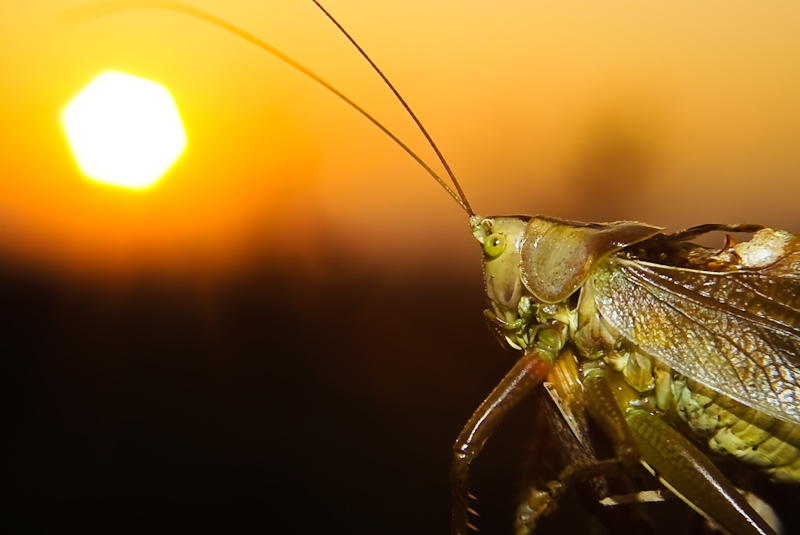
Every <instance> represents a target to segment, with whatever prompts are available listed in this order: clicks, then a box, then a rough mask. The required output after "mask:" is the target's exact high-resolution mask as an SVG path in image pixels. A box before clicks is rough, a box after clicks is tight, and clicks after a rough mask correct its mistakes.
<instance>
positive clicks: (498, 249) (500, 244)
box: [483, 234, 506, 258]
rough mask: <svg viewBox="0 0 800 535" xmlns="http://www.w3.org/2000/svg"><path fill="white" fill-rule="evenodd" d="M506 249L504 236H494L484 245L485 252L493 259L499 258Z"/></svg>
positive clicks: (487, 239)
mask: <svg viewBox="0 0 800 535" xmlns="http://www.w3.org/2000/svg"><path fill="white" fill-rule="evenodd" d="M505 248H506V237H505V236H503V235H502V234H492V235H491V236H489V237H488V238H486V240H485V241H484V243H483V252H484V253H486V254H487V255H489V256H491V257H492V258H497V257H498V256H500V253H502V252H503V249H505Z"/></svg>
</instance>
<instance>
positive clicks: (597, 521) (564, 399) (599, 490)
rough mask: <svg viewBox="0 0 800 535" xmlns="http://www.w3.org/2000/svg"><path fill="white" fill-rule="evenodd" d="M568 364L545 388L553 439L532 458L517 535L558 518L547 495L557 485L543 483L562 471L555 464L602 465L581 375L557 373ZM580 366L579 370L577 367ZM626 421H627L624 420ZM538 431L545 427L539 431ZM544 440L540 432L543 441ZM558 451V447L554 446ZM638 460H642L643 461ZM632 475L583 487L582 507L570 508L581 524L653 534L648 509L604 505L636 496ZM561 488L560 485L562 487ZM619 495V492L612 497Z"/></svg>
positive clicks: (544, 412) (611, 534)
mask: <svg viewBox="0 0 800 535" xmlns="http://www.w3.org/2000/svg"><path fill="white" fill-rule="evenodd" d="M569 362H570V361H569V360H568V359H564V358H559V360H558V361H557V363H556V366H555V367H554V369H553V371H552V372H551V373H550V374H549V375H548V377H547V380H548V382H546V383H545V384H544V386H545V388H544V389H542V390H539V391H538V392H537V393H538V394H539V413H538V414H539V415H540V416H543V417H545V418H546V419H547V421H546V422H541V423H542V424H546V426H547V427H548V428H549V429H550V431H551V433H552V436H551V437H549V438H550V442H549V444H550V445H551V448H550V449H549V450H547V451H541V450H542V446H541V445H539V444H538V443H537V446H539V451H536V452H532V456H531V461H530V466H529V467H528V472H529V473H528V474H527V476H528V478H529V479H528V481H527V484H528V488H527V489H526V490H525V492H524V494H523V495H522V496H521V498H522V500H521V503H520V505H519V508H518V510H517V518H516V523H515V528H516V533H517V535H530V534H531V533H533V532H534V531H535V529H536V527H537V524H538V523H539V520H540V518H541V517H543V516H545V515H549V514H551V513H553V512H554V509H555V507H556V506H557V505H559V504H557V503H556V501H555V498H554V497H553V496H551V495H550V492H549V491H543V490H542V489H545V488H547V489H549V488H552V486H553V483H551V484H550V485H548V486H545V482H546V481H548V479H543V477H546V476H545V471H547V473H549V474H550V480H552V476H554V475H555V476H556V477H557V476H558V471H556V472H555V474H553V469H554V467H553V463H554V462H558V460H560V461H561V462H562V464H561V467H563V466H572V465H574V466H588V465H590V464H595V463H597V462H599V461H598V458H597V451H596V448H595V445H596V443H595V441H594V438H593V435H590V433H589V426H588V414H587V410H586V399H585V396H584V388H583V386H582V385H581V383H580V382H578V381H577V378H578V377H579V376H578V372H577V369H572V370H569V369H567V370H563V371H565V373H561V374H559V373H557V372H558V371H560V370H559V368H565V366H559V365H563V364H565V363H566V364H568V363H569ZM573 366H574V365H573ZM620 417H621V415H620ZM537 429H539V427H538V426H537ZM539 436H541V435H540V434H539V433H538V432H537V440H538V437H539ZM553 445H555V446H553ZM637 460H638V459H637ZM629 475H630V474H629V473H628V472H627V471H625V472H623V473H620V474H615V478H614V479H613V480H609V479H607V478H605V477H593V478H589V479H587V480H586V481H585V482H583V483H584V484H583V485H580V486H577V487H576V488H575V489H574V490H575V492H576V494H575V496H576V498H577V502H574V503H572V504H571V505H570V506H568V507H571V508H572V509H571V510H573V511H575V510H576V509H577V508H580V509H579V511H580V516H581V519H582V520H581V522H583V523H585V528H586V533H605V534H607V535H628V534H630V533H637V534H639V535H648V534H653V533H654V532H655V531H654V528H653V524H652V521H651V520H650V519H649V517H648V516H647V511H646V509H642V508H638V507H636V506H635V505H633V506H630V507H607V506H605V504H604V503H603V500H604V499H607V498H608V497H609V496H612V495H616V494H619V493H622V494H623V495H636V494H637V492H638V491H639V490H640V488H639V486H638V485H637V484H636V483H635V482H634V480H633V479H631V478H630V477H629ZM559 485H560V483H559ZM612 489H613V492H612Z"/></svg>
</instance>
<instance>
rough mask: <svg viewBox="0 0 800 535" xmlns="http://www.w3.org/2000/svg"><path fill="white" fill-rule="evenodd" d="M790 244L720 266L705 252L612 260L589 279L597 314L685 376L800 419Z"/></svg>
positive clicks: (797, 292) (799, 332)
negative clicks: (750, 261) (689, 261)
mask: <svg viewBox="0 0 800 535" xmlns="http://www.w3.org/2000/svg"><path fill="white" fill-rule="evenodd" d="M796 242H797V239H796V238H794V239H793V241H792V243H791V244H790V246H789V247H788V248H786V249H783V250H781V251H780V257H779V258H778V260H777V261H774V262H772V263H771V264H770V265H768V266H765V267H762V268H756V269H754V268H752V267H747V266H742V265H740V264H739V265H733V264H719V263H718V262H716V260H717V259H718V258H719V257H718V256H713V257H712V256H711V255H708V258H706V260H708V262H706V264H705V265H701V266H698V268H694V267H692V268H690V267H675V266H670V265H661V264H656V263H651V262H646V261H641V260H639V259H635V258H628V259H626V258H613V259H611V260H610V261H609V262H607V263H606V264H605V265H604V266H603V267H602V268H600V269H599V270H598V271H597V273H596V275H595V277H594V278H593V281H592V282H593V284H594V285H595V289H596V300H597V306H598V312H599V313H600V314H601V316H603V317H604V318H605V320H606V321H608V322H609V323H610V324H611V325H612V326H613V327H614V328H616V329H617V330H618V331H619V332H620V334H621V335H622V336H623V337H624V338H626V339H628V340H630V341H631V342H632V343H633V344H635V345H637V346H638V347H640V348H641V349H642V350H644V351H645V352H647V353H649V354H650V355H652V356H654V357H656V358H657V359H658V360H660V361H662V362H663V363H664V364H666V365H668V366H670V367H672V368H674V369H675V370H677V371H679V372H681V373H683V374H684V375H686V376H688V377H690V378H693V379H696V380H698V381H700V382H702V383H703V384H705V385H706V386H708V387H709V388H711V389H713V390H716V391H717V392H720V393H722V394H724V395H727V396H729V397H731V398H733V399H735V400H737V401H739V402H741V403H744V404H746V405H749V406H751V407H754V408H757V409H759V410H762V411H764V412H765V413H767V414H769V415H771V416H773V417H775V418H778V419H781V420H787V421H795V422H800V358H799V357H798V355H800V297H798V296H800V270H799V269H798V264H800V262H798V259H799V258H800V253H798V249H800V248H799V247H798V246H797V243H796ZM712 258H713V259H714V261H711V260H710V259H712Z"/></svg>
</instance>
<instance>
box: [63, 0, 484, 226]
mask: <svg viewBox="0 0 800 535" xmlns="http://www.w3.org/2000/svg"><path fill="white" fill-rule="evenodd" d="M312 1H313V2H314V4H316V5H317V7H319V8H320V9H321V10H322V11H323V13H325V15H327V16H328V18H329V19H331V20H332V21H333V23H334V24H335V25H336V26H337V27H338V28H339V29H340V30H341V31H342V32H343V33H344V35H345V36H346V37H347V38H348V39H349V40H350V42H351V43H353V45H355V47H356V48H357V49H358V51H359V52H360V53H361V55H362V56H364V58H365V59H366V60H367V61H368V62H369V63H370V65H372V67H373V69H375V71H377V73H378V74H379V75H380V77H381V78H382V79H383V80H384V82H386V84H387V85H388V86H389V88H390V89H391V90H392V92H393V93H394V94H395V95H396V96H397V98H398V99H399V100H400V102H401V104H402V105H403V107H404V108H405V109H406V110H407V111H408V113H409V114H410V115H411V117H412V118H413V119H414V121H415V122H416V123H417V125H418V126H419V128H420V130H421V131H422V133H423V134H424V135H425V137H426V139H427V140H428V142H429V143H430V144H431V146H432V147H433V149H434V151H435V152H436V154H437V155H438V156H439V159H440V161H441V162H442V164H443V165H444V167H445V169H446V170H447V172H448V174H449V176H450V178H451V179H452V180H453V184H454V185H455V187H456V190H457V191H458V193H456V192H455V191H453V190H452V189H451V188H450V186H448V185H447V183H446V182H445V181H444V180H442V178H441V177H439V175H438V174H436V172H435V171H434V170H433V169H431V168H430V166H429V165H428V164H426V163H425V162H424V161H423V160H422V158H420V157H419V156H417V154H416V153H415V152H414V151H412V150H411V149H410V148H409V147H408V146H407V145H406V144H405V143H403V142H402V141H400V139H398V138H397V136H395V135H394V134H393V133H392V132H390V131H389V129H387V128H386V127H385V126H383V125H382V124H381V123H380V122H379V121H378V120H377V119H375V118H374V117H373V116H372V115H370V114H369V113H368V112H367V111H366V110H364V109H363V108H362V107H361V106H359V105H358V104H356V103H355V102H353V100H351V99H350V98H349V97H347V96H346V95H345V94H344V93H342V92H341V91H339V90H338V89H336V88H335V87H334V86H333V85H331V84H330V83H328V82H327V81H326V80H325V79H324V78H322V77H321V76H319V75H318V74H316V73H315V72H313V71H312V70H311V69H308V68H307V67H306V66H304V65H303V64H301V63H299V62H297V61H295V60H293V59H292V58H291V57H289V56H287V55H286V54H284V53H283V52H281V51H280V50H278V49H277V48H275V47H273V46H272V45H269V44H267V43H266V42H265V41H262V40H261V39H259V38H258V37H256V36H255V35H253V34H251V33H250V32H248V31H246V30H244V29H242V28H240V27H238V26H236V25H234V24H231V23H230V22H228V21H226V20H225V19H222V18H220V17H217V16H216V15H212V14H211V13H209V12H207V11H204V10H202V9H198V8H196V7H193V6H189V5H186V4H183V3H181V2H171V1H169V0H129V1H119V2H105V3H101V4H95V5H91V6H88V7H84V8H78V9H74V10H69V11H67V12H65V14H64V16H65V18H66V19H67V20H68V21H82V20H87V19H91V18H95V17H99V16H102V15H109V14H113V13H119V12H121V11H129V10H143V9H164V10H167V11H174V12H177V13H181V14H184V15H188V16H190V17H194V18H196V19H199V20H202V21H205V22H208V23H209V24H213V25H214V26H217V27H219V28H222V29H224V30H227V31H229V32H231V33H233V34H234V35H238V36H239V37H241V38H242V39H244V40H245V41H248V42H250V43H252V44H254V45H256V46H257V47H259V48H260V49H262V50H264V51H265V52H268V53H269V54H272V55H273V56H275V57H276V58H278V59H279V60H281V61H283V62H284V63H286V64H287V65H289V66H290V67H292V68H294V69H296V70H298V71H300V72H301V73H303V74H305V75H306V76H308V77H309V78H311V79H312V80H314V81H315V82H317V83H318V84H320V85H321V86H322V87H324V88H325V89H327V90H328V91H330V92H331V93H333V94H334V95H336V96H337V97H339V98H340V99H342V100H343V101H345V102H346V103H347V104H349V105H350V106H351V107H353V108H354V109H355V110H356V111H357V112H358V113H360V114H361V115H363V116H364V117H366V118H367V119H368V120H369V121H370V122H371V123H372V124H374V125H375V126H377V127H378V128H379V129H380V130H381V131H382V132H383V133H384V134H386V135H387V136H389V137H390V138H391V139H392V140H393V141H394V142H395V143H397V144H398V145H399V146H400V148H402V149H403V150H404V151H406V152H407V153H408V154H409V155H410V156H411V157H412V158H414V160H416V162H417V163H418V164H420V165H421V166H422V167H423V169H425V170H426V171H427V172H428V173H429V174H430V175H431V176H432V177H433V178H434V179H435V180H436V181H437V182H438V183H439V185H441V186H442V187H443V188H444V189H445V191H447V193H448V194H449V195H450V196H451V197H452V198H453V199H454V200H455V201H456V202H457V203H458V204H459V206H461V208H463V209H464V211H465V212H467V214H468V215H470V216H473V215H474V212H473V211H472V208H470V206H469V203H467V200H466V197H465V196H464V193H463V191H462V190H461V186H460V185H459V184H458V181H457V180H456V179H455V176H454V175H453V173H452V171H451V170H450V166H449V165H447V162H446V161H445V159H444V157H443V156H442V155H441V153H440V151H439V148H438V147H437V146H436V144H435V143H434V142H433V139H432V138H431V137H430V135H428V132H427V131H426V130H425V128H424V127H423V126H422V123H421V122H420V121H419V119H417V116H416V115H415V114H414V112H413V111H411V108H410V107H409V106H408V104H407V103H406V102H405V100H404V99H403V98H402V97H401V96H400V94H399V93H398V92H397V90H396V89H395V88H394V86H393V85H392V84H391V83H390V82H389V80H388V79H387V78H386V76H384V74H383V73H382V72H381V70H380V69H378V67H377V66H376V65H375V63H373V61H372V60H371V59H370V58H369V56H367V54H366V53H365V52H364V51H363V50H362V49H361V47H360V46H358V43H356V42H355V40H354V39H353V38H352V37H350V34H348V33H347V32H346V31H345V30H344V28H343V27H342V26H341V25H340V24H339V23H338V22H337V21H336V19H334V18H333V17H332V16H331V14H330V13H328V12H327V11H326V10H325V9H324V8H323V7H322V6H321V5H320V4H319V3H318V2H317V1H316V0H312Z"/></svg>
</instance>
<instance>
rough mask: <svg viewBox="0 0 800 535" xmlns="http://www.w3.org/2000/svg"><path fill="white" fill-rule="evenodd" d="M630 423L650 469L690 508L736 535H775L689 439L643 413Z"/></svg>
mask: <svg viewBox="0 0 800 535" xmlns="http://www.w3.org/2000/svg"><path fill="white" fill-rule="evenodd" d="M626 421H627V423H628V426H629V427H630V429H631V431H632V432H633V435H634V437H635V439H636V443H637V444H638V446H639V450H640V451H641V453H642V457H643V459H644V462H645V463H646V466H647V467H648V469H649V470H651V471H652V472H653V473H654V474H656V475H657V477H658V478H659V480H660V481H661V482H662V483H664V485H665V486H666V487H667V488H669V489H670V490H671V491H673V492H674V493H675V494H677V495H678V497H680V498H681V499H682V500H683V501H684V502H686V503H687V504H688V505H689V506H690V507H692V508H693V509H694V510H696V511H697V512H698V513H700V514H702V515H703V516H705V517H706V518H709V519H711V520H713V521H714V522H716V523H718V524H720V525H721V526H722V527H723V528H725V529H726V530H727V531H729V532H730V533H732V534H734V535H756V534H758V535H775V531H774V530H773V529H772V528H771V527H770V526H769V525H768V524H767V523H766V522H765V521H764V520H763V519H762V518H761V517H760V516H759V515H758V513H756V512H755V511H754V510H753V508H752V507H751V506H750V504H749V503H747V501H746V500H745V499H744V498H743V497H742V495H741V494H740V493H739V491H737V490H736V488H735V487H734V486H733V485H732V484H731V483H730V481H728V480H727V478H726V477H725V476H724V475H722V473H721V472H720V471H719V470H718V469H717V467H716V466H714V465H713V464H712V463H711V461H709V460H708V459H707V458H706V456H705V455H703V454H702V453H701V452H700V450H698V449H697V448H696V447H694V446H693V445H692V444H691V443H690V442H689V441H688V440H687V439H686V437H684V436H683V435H681V434H680V433H679V432H678V431H676V430H675V429H673V428H672V427H670V426H669V424H667V423H666V422H664V421H663V420H662V419H661V418H659V417H657V416H653V415H652V414H650V413H648V412H646V411H644V410H641V409H633V410H631V411H629V412H628V414H627V416H626ZM648 465H649V466H648Z"/></svg>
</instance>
